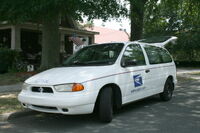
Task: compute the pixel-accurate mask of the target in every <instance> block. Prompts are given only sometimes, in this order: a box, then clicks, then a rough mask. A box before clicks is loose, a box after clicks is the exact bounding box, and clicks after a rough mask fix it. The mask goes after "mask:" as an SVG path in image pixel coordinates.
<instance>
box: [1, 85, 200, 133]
mask: <svg viewBox="0 0 200 133" xmlns="http://www.w3.org/2000/svg"><path fill="white" fill-rule="evenodd" d="M199 109H200V82H194V83H192V82H191V83H186V84H180V85H178V86H177V88H176V90H175V93H174V96H173V99H172V100H171V101H169V102H161V100H160V99H159V97H158V96H157V95H155V96H152V97H149V98H146V99H143V100H140V101H137V102H133V103H130V104H128V105H126V106H123V107H122V108H121V109H120V110H118V111H117V112H115V114H114V118H113V121H112V122H111V123H108V124H106V123H101V122H100V121H99V120H98V117H97V116H96V115H94V114H90V115H74V116H69V115H62V114H48V113H40V112H35V111H22V112H18V113H14V114H12V115H11V116H10V117H9V118H8V123H5V124H4V125H1V126H0V128H1V130H2V131H3V132H5V133H6V132H20V133H23V132H24V133H25V132H26V133H27V131H28V132H30V133H32V132H45V133H55V132H71V133H80V132H81V133H88V132H94V133H98V132H120V133H121V132H132V131H135V132H144V133H146V132H152V133H153V132H165V131H167V132H187V131H188V132H196V131H199V130H200V127H199V126H198V125H200V112H199ZM185 121H187V124H185ZM165 123H167V125H166V124H165ZM183 125H184V126H183Z"/></svg>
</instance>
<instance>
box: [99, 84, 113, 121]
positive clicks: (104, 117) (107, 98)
mask: <svg viewBox="0 0 200 133" xmlns="http://www.w3.org/2000/svg"><path fill="white" fill-rule="evenodd" d="M98 113H99V119H100V121H101V122H106V123H108V122H111V121H112V117H113V98H112V88H110V87H106V88H104V89H103V90H102V91H101V92H100V96H99V104H98Z"/></svg>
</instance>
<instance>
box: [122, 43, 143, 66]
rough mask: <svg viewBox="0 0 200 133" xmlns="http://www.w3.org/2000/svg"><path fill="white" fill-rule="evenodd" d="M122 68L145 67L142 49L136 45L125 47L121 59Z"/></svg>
mask: <svg viewBox="0 0 200 133" xmlns="http://www.w3.org/2000/svg"><path fill="white" fill-rule="evenodd" d="M122 63H123V65H124V66H141V65H145V64H146V63H145V58H144V54H143V51H142V48H141V47H140V45H138V44H131V45H129V46H127V48H126V50H125V52H124V55H123V57H122Z"/></svg>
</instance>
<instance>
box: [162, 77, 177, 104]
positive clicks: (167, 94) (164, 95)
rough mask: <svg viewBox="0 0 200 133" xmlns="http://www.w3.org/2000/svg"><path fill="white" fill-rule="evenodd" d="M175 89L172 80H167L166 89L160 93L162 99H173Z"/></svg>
mask: <svg viewBox="0 0 200 133" xmlns="http://www.w3.org/2000/svg"><path fill="white" fill-rule="evenodd" d="M173 90H174V84H173V82H172V80H171V79H167V81H166V82H165V86H164V91H163V92H162V93H160V98H161V100H163V101H169V100H171V99H172V95H173Z"/></svg>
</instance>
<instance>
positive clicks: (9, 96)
mask: <svg viewBox="0 0 200 133" xmlns="http://www.w3.org/2000/svg"><path fill="white" fill-rule="evenodd" d="M17 95H18V93H5V94H0V114H4V113H11V112H16V111H20V110H23V107H22V106H21V104H20V103H19V101H18V100H17Z"/></svg>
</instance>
